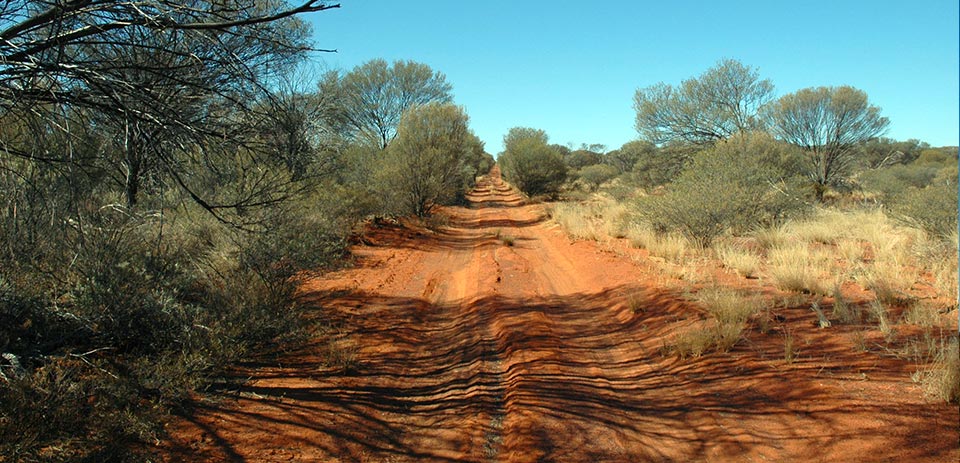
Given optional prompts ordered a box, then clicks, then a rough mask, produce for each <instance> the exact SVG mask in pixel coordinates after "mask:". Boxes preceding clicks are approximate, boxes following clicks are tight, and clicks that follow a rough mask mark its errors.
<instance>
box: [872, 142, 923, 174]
mask: <svg viewBox="0 0 960 463" xmlns="http://www.w3.org/2000/svg"><path fill="white" fill-rule="evenodd" d="M929 148H930V145H928V144H927V143H924V142H922V141H920V140H917V139H910V140H907V141H896V140H893V139H890V138H884V137H880V138H873V139H870V140H867V141H865V142H863V144H862V145H861V146H860V149H861V150H862V153H861V154H859V155H858V156H857V157H858V158H859V161H860V164H861V165H862V167H863V168H866V169H877V168H880V167H886V166H893V165H896V164H909V163H911V162H913V161H914V160H915V159H917V158H918V157H919V156H920V153H921V152H923V151H924V150H927V149H929Z"/></svg>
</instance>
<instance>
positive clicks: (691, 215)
mask: <svg viewBox="0 0 960 463" xmlns="http://www.w3.org/2000/svg"><path fill="white" fill-rule="evenodd" d="M789 149H790V148H789V147H786V146H784V145H782V144H780V143H777V142H776V141H774V140H772V139H771V138H770V137H768V136H766V135H763V134H745V135H741V136H737V137H733V138H731V139H730V140H727V141H725V142H721V143H719V144H717V145H716V147H714V148H712V149H709V150H706V151H702V152H700V153H698V154H696V155H695V156H694V157H693V160H692V161H691V162H690V164H688V165H687V166H686V167H685V168H684V169H683V170H682V171H681V173H680V175H679V176H678V177H677V179H676V180H675V181H674V182H673V183H672V184H671V185H670V186H669V188H668V191H667V193H666V194H664V195H662V196H647V197H643V198H640V199H639V200H638V204H637V213H638V215H639V216H640V217H641V218H642V219H643V220H645V221H646V222H648V223H650V224H652V225H653V226H654V228H656V229H659V230H664V231H677V232H680V233H682V234H683V235H684V236H686V237H687V239H689V240H690V241H692V242H694V243H696V244H698V245H699V246H702V247H706V246H709V245H710V244H711V243H712V242H713V240H714V239H715V238H717V237H718V236H720V235H721V234H722V233H724V232H725V231H727V230H729V229H733V230H734V231H745V230H748V229H751V228H753V227H758V226H762V225H766V224H771V223H776V222H780V221H783V220H785V219H786V218H788V217H790V216H793V215H795V214H797V213H799V212H801V211H802V210H803V209H804V204H803V202H802V200H801V199H800V198H799V196H798V195H797V194H796V192H795V189H794V188H791V181H792V179H791V178H790V177H788V176H787V174H786V172H784V171H783V169H782V168H780V167H779V166H780V162H781V159H782V158H784V157H788V154H787V153H788V152H789Z"/></svg>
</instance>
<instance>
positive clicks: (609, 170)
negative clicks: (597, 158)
mask: <svg viewBox="0 0 960 463" xmlns="http://www.w3.org/2000/svg"><path fill="white" fill-rule="evenodd" d="M577 175H578V176H579V177H580V181H582V182H583V183H584V184H585V185H586V187H587V189H589V190H590V191H596V190H597V188H599V187H600V185H601V184H603V183H605V182H608V181H610V180H612V179H613V178H614V177H616V176H617V168H616V167H613V166H610V165H607V164H594V165H592V166H586V167H584V168H582V169H580V171H579V172H578V173H577Z"/></svg>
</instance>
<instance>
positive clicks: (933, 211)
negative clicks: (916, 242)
mask: <svg viewBox="0 0 960 463" xmlns="http://www.w3.org/2000/svg"><path fill="white" fill-rule="evenodd" d="M892 210H893V213H894V215H895V216H898V217H900V218H902V219H904V220H906V221H907V222H909V223H912V224H915V225H917V226H919V227H920V228H922V229H923V230H924V231H926V232H927V233H930V234H931V235H933V236H937V237H940V238H944V239H946V238H949V237H950V236H952V235H953V234H954V233H957V180H956V177H954V178H953V180H952V181H944V182H940V183H936V184H933V185H930V186H927V187H925V188H913V189H909V190H907V191H906V192H905V193H904V194H903V196H902V198H901V199H900V200H898V201H897V202H896V203H895V204H894V205H893V207H892Z"/></svg>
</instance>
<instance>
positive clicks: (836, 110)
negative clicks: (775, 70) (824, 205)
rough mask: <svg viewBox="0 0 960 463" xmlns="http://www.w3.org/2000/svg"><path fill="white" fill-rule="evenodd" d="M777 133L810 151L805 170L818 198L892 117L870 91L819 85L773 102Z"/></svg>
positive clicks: (837, 182) (845, 172) (843, 175)
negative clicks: (871, 100)
mask: <svg viewBox="0 0 960 463" xmlns="http://www.w3.org/2000/svg"><path fill="white" fill-rule="evenodd" d="M768 116H769V118H770V120H771V121H772V124H773V130H774V133H775V135H776V136H778V137H780V138H781V139H783V140H785V141H787V142H789V143H792V144H794V145H796V146H799V147H801V148H802V149H803V150H804V151H805V152H806V153H807V168H806V171H807V175H808V176H809V177H810V179H811V180H813V186H814V194H815V195H816V198H817V200H821V201H822V200H823V195H824V193H825V192H826V189H827V188H828V187H833V186H838V185H840V184H842V183H843V182H844V181H845V180H846V178H847V176H848V175H850V174H851V173H852V168H853V167H854V165H855V164H856V162H857V156H858V155H860V154H861V153H862V151H861V150H860V149H859V146H860V144H861V143H864V142H865V141H867V140H870V139H872V138H874V137H876V136H878V135H880V134H881V133H883V132H884V131H885V130H886V129H887V126H888V125H889V123H890V121H889V120H887V118H885V117H882V116H880V108H879V107H877V106H873V105H871V104H870V103H869V101H868V100H867V94H866V93H864V92H863V91H861V90H858V89H855V88H853V87H849V86H841V87H817V88H805V89H801V90H798V91H796V92H794V93H791V94H789V95H784V96H783V97H781V98H780V99H779V100H778V101H776V102H775V103H773V104H772V105H770V106H769V110H768Z"/></svg>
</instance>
